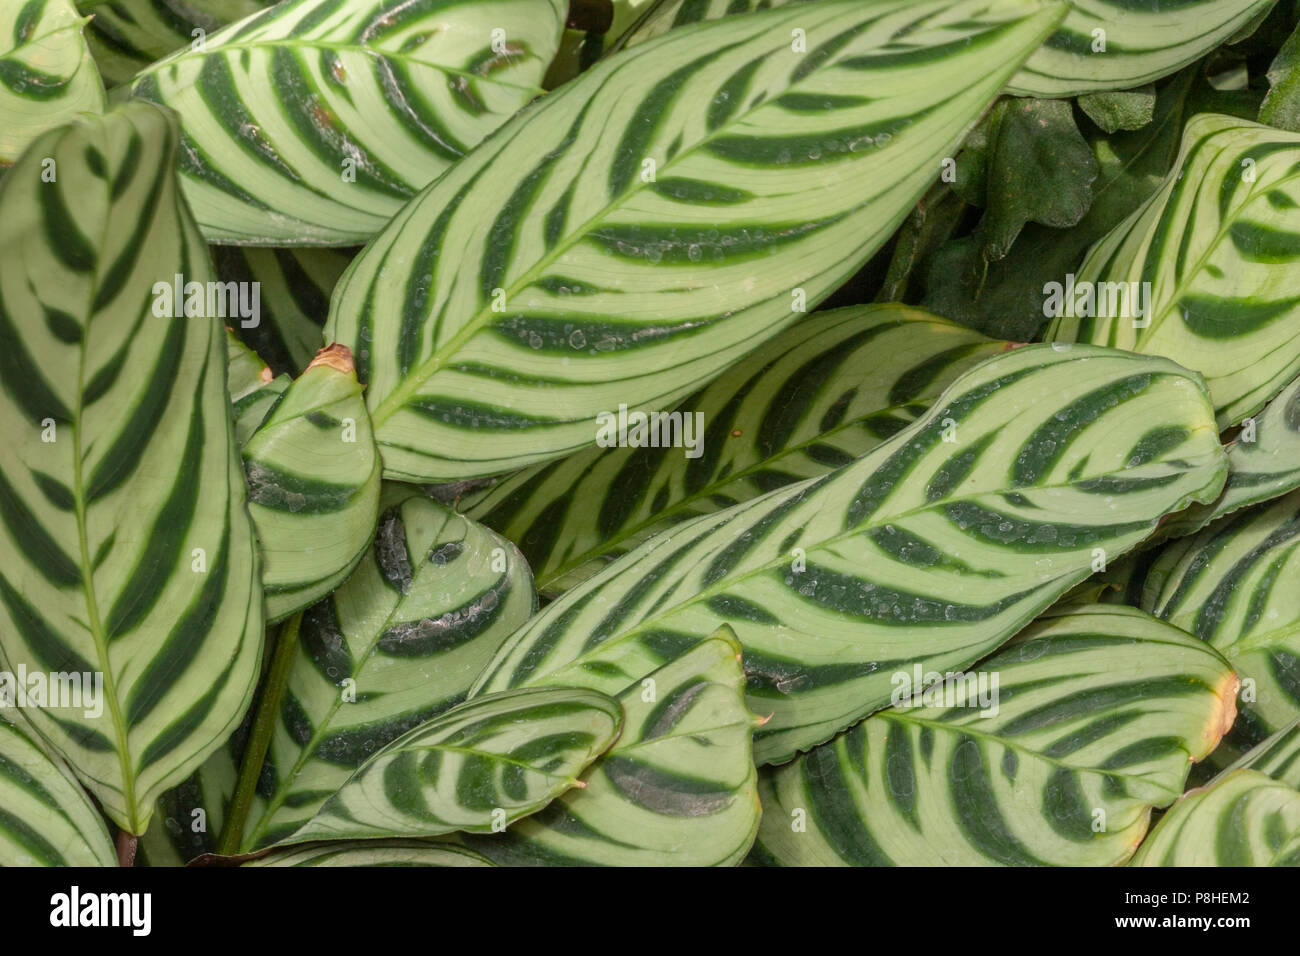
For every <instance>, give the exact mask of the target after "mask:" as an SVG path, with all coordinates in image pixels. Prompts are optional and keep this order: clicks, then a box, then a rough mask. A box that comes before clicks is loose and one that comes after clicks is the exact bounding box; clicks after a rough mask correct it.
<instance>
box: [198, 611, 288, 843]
mask: <svg viewBox="0 0 1300 956" xmlns="http://www.w3.org/2000/svg"><path fill="white" fill-rule="evenodd" d="M301 623H302V614H295V615H294V616H293V617H291V618H289V620H287V621H285V622H284V624H283V625H282V626H281V627H280V633H279V634H278V635H277V636H276V643H275V656H274V657H272V658H271V667H270V669H269V670H268V671H267V674H266V680H265V681H264V682H263V684H262V692H261V694H260V695H259V696H258V701H257V716H256V717H254V718H253V728H252V730H250V731H249V734H248V743H247V744H246V745H245V746H244V756H243V758H242V759H241V760H240V762H239V778H238V780H236V781H235V793H234V796H232V797H231V799H230V812H229V813H227V814H226V819H225V821H224V822H223V823H222V826H221V837H220V838H219V839H218V840H217V853H218V854H220V855H221V856H233V855H234V854H236V853H238V852H239V840H240V837H242V836H243V833H244V824H245V823H246V822H247V820H248V811H249V809H250V808H251V807H252V805H253V794H254V793H255V792H256V789H257V778H258V777H259V776H260V775H261V773H262V764H263V763H265V761H266V752H267V750H268V749H269V748H270V746H271V734H272V733H273V732H274V731H275V719H276V716H277V715H278V714H279V713H280V702H281V701H282V700H283V699H284V689H285V687H286V686H288V683H289V672H290V671H291V670H292V669H293V661H294V657H295V656H296V654H297V651H298V627H299V625H300V624H301Z"/></svg>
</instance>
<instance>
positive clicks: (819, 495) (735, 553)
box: [475, 346, 1226, 763]
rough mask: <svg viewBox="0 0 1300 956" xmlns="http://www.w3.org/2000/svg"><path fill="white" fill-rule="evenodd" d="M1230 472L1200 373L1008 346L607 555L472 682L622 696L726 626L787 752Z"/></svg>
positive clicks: (991, 637)
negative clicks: (805, 474)
mask: <svg viewBox="0 0 1300 956" xmlns="http://www.w3.org/2000/svg"><path fill="white" fill-rule="evenodd" d="M945 436H946V437H945ZM1225 471H1226V465H1225V462H1224V456H1223V452H1222V449H1221V446H1220V445H1219V442H1218V436H1217V434H1216V431H1215V427H1214V419H1213V415H1212V413H1211V411H1210V407H1209V403H1208V401H1207V398H1206V395H1205V391H1204V386H1203V385H1202V383H1201V381H1200V379H1199V377H1196V376H1194V375H1191V374H1190V373H1188V372H1186V371H1185V370H1184V369H1181V368H1179V367H1178V366H1176V365H1174V364H1173V363H1172V362H1169V361H1167V360H1164V359H1152V358H1148V357H1145V356H1138V355H1133V354H1132V353H1128V352H1120V351H1115V350H1109V349H1098V348H1092V347H1086V346H1076V347H1074V348H1071V349H1066V350H1060V351H1058V350H1056V349H1053V348H1052V347H1050V346H1028V347H1026V348H1021V349H1016V350H1014V351H1011V352H1007V353H1004V354H1002V355H998V356H996V357H994V358H992V359H989V360H987V361H985V362H983V363H982V364H980V365H978V366H976V367H975V368H974V369H972V370H971V371H969V372H966V373H965V374H963V375H962V376H961V377H959V378H958V379H957V380H956V381H955V382H954V383H953V384H952V385H951V386H950V387H949V388H948V390H947V391H945V392H944V394H943V395H942V396H941V397H940V398H939V400H938V401H937V402H936V404H935V405H934V407H933V408H932V409H931V410H930V411H928V412H927V413H926V414H925V415H923V416H922V417H921V418H919V419H918V420H917V421H916V422H915V423H913V424H912V425H910V426H908V427H907V428H905V429H904V430H902V431H900V432H898V433H897V434H896V435H894V436H893V437H892V438H889V439H887V440H886V441H885V442H884V443H882V444H881V445H879V446H878V447H877V448H876V449H874V450H873V451H871V452H868V453H867V454H866V455H864V456H863V457H862V458H860V459H859V460H858V461H856V462H854V463H853V464H850V465H847V466H845V467H843V468H841V469H839V470H837V471H835V472H832V473H831V474H829V475H827V476H826V477H824V478H814V479H810V480H808V481H803V482H799V483H797V484H794V485H789V486H787V487H786V488H783V489H779V490H777V491H774V492H772V493H770V494H768V495H764V496H763V497H760V498H756V499H754V500H752V501H750V502H747V503H745V504H741V505H737V506H735V507H733V508H729V509H727V510H725V511H721V512H719V513H718V514H716V515H709V516H705V517H702V518H697V519H695V520H693V521H690V522H686V523H683V524H681V525H678V526H677V527H676V528H675V529H673V530H672V531H671V532H668V533H666V534H664V535H661V536H659V537H658V538H655V539H651V540H650V541H648V542H646V544H644V545H642V546H641V547H640V548H638V549H637V550H635V551H632V552H631V553H629V554H627V555H625V556H624V557H622V558H620V559H618V560H617V561H615V562H614V563H613V564H611V565H610V566H609V567H608V568H606V569H605V570H604V571H602V572H601V573H600V574H598V575H596V576H595V577H592V578H590V579H589V580H588V581H586V582H585V583H583V584H581V585H579V586H578V587H576V588H573V589H572V590H570V591H568V592H567V593H566V594H565V595H564V596H563V597H562V598H560V599H559V600H557V601H555V602H554V603H552V604H550V605H548V606H547V608H546V609H545V610H544V611H543V612H542V613H541V614H539V615H538V616H537V617H535V618H534V619H533V620H532V621H530V622H529V623H528V625H527V626H525V627H524V628H522V629H521V630H520V631H519V633H518V634H516V635H515V636H514V637H513V638H511V640H510V641H509V642H508V643H507V644H506V645H505V647H503V648H502V650H501V652H500V653H499V654H498V655H497V658H496V659H495V660H494V661H493V663H492V665H491V667H490V668H489V669H488V670H487V671H485V672H484V676H483V677H482V678H481V679H480V681H479V683H478V684H476V689H475V692H493V691H499V690H505V689H507V688H510V687H520V686H528V685H537V684H557V685H574V686H577V685H580V686H589V687H593V688H595V689H597V690H602V691H604V692H605V693H611V694H614V693H617V692H619V691H620V690H621V689H622V688H624V687H626V686H629V685H630V684H633V683H635V681H636V680H639V679H640V678H641V677H642V676H644V675H645V674H646V673H648V672H649V671H650V670H652V669H653V668H654V667H657V666H658V665H659V664H660V663H662V661H663V660H664V659H665V658H666V657H670V656H671V655H672V654H675V653H679V652H680V650H681V649H682V648H684V647H688V646H690V645H691V644H692V643H694V642H695V641H697V640H699V639H700V638H702V637H704V636H705V635H707V634H708V633H710V632H711V631H712V630H713V629H714V628H715V627H717V625H718V624H719V623H720V622H725V623H727V624H730V625H731V626H732V627H734V628H735V630H736V633H737V634H738V635H739V637H740V641H741V644H742V645H743V646H744V648H745V673H746V676H747V678H748V692H749V701H750V703H749V706H750V709H751V710H753V711H754V712H755V713H760V714H773V715H774V716H773V717H772V719H771V720H770V721H769V722H768V723H766V724H765V725H764V726H763V727H762V728H760V729H759V730H758V731H757V732H756V734H755V750H756V753H757V754H758V758H759V761H760V763H773V762H775V763H780V762H783V761H785V760H788V759H790V758H791V757H793V756H794V754H795V753H796V752H797V751H800V750H806V749H808V748H809V747H811V746H813V745H814V744H819V743H821V742H822V741H824V740H826V739H828V738H829V737H831V736H832V735H834V734H835V733H837V732H839V731H840V730H842V729H844V728H845V727H847V726H849V725H850V724H852V723H854V722H855V721H857V720H858V719H859V718H861V717H863V716H865V715H866V714H868V713H870V712H871V711H873V710H878V709H879V708H881V707H884V706H886V705H887V704H888V702H889V699H890V695H891V685H890V676H889V675H890V674H891V673H892V671H894V670H896V669H897V668H898V667H899V666H901V665H902V664H904V663H907V664H909V665H910V664H911V663H914V662H920V663H922V664H923V665H924V666H925V668H926V670H937V671H947V670H951V669H953V668H959V667H964V666H966V665H968V664H970V663H971V662H973V661H975V660H977V659H979V658H980V657H983V656H984V655H985V654H988V653H989V652H991V651H992V650H994V649H995V648H996V647H997V646H998V645H1000V644H1001V643H1003V642H1004V641H1005V640H1006V639H1007V638H1009V637H1010V636H1011V635H1013V634H1014V633H1015V632H1016V631H1018V630H1019V629H1020V628H1021V627H1023V626H1024V625H1026V624H1027V623H1029V621H1030V620H1032V619H1033V618H1034V617H1035V616H1037V615H1038V614H1039V613H1041V612H1042V611H1043V610H1045V609H1046V608H1047V607H1048V606H1049V605H1050V604H1051V603H1052V602H1053V601H1055V600H1056V599H1057V598H1058V597H1060V596H1061V595H1062V594H1063V593H1065V592H1066V591H1067V590H1068V589H1069V588H1071V587H1072V586H1074V585H1075V584H1077V583H1079V582H1080V581H1082V580H1083V579H1084V578H1086V577H1088V575H1089V573H1090V572H1091V571H1092V568H1093V566H1094V563H1095V562H1097V560H1098V558H1099V557H1106V556H1108V557H1109V558H1115V557H1118V556H1119V555H1120V554H1122V553H1123V552H1125V551H1127V550H1129V549H1131V548H1133V547H1134V546H1135V545H1137V544H1138V543H1139V542H1141V541H1142V540H1143V539H1144V538H1145V537H1147V536H1148V535H1149V534H1150V533H1151V532H1152V530H1154V528H1155V526H1156V522H1157V521H1158V520H1159V519H1160V516H1161V515H1163V514H1165V513H1168V512H1171V511H1176V510H1178V509H1179V508H1181V507H1183V506H1184V505H1185V504H1186V503H1187V502H1188V501H1191V500H1202V499H1206V498H1209V497H1212V496H1213V495H1215V494H1217V493H1218V491H1219V488H1220V487H1221V486H1222V484H1223V476H1224V472H1225Z"/></svg>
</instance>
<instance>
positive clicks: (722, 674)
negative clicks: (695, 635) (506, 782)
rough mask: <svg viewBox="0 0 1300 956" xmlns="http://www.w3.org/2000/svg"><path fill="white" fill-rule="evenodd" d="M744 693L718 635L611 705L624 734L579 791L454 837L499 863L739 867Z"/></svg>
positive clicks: (744, 836)
mask: <svg viewBox="0 0 1300 956" xmlns="http://www.w3.org/2000/svg"><path fill="white" fill-rule="evenodd" d="M744 683H745V678H744V675H743V674H742V673H741V670H740V647H739V645H737V644H736V642H735V639H734V637H733V636H731V635H730V633H729V632H728V631H727V630H726V629H722V630H720V631H719V632H718V633H716V634H714V635H713V636H712V637H710V638H708V639H706V640H704V641H702V642H701V643H699V644H698V645H696V646H695V647H694V648H692V649H691V650H689V651H687V652H686V653H684V654H682V655H681V656H680V657H677V658H676V659H674V660H672V661H670V662H669V663H667V664H665V665H664V666H663V667H661V668H659V669H658V670H656V671H654V672H653V673H651V674H649V675H648V676H647V679H646V680H645V681H644V682H641V683H638V684H636V685H634V686H632V687H629V688H628V689H627V690H626V691H624V692H623V693H622V694H620V695H619V698H618V701H619V704H620V705H621V706H622V709H623V730H622V733H621V734H620V736H619V739H618V742H617V743H615V744H614V746H613V747H611V748H610V750H609V751H608V752H607V753H606V754H605V755H604V756H602V757H601V758H599V759H598V760H597V761H596V762H595V763H594V764H592V765H591V767H590V768H589V769H588V770H587V772H586V773H584V774H583V776H582V781H583V783H584V784H585V786H584V787H582V788H580V789H574V790H570V791H569V792H567V793H565V794H564V795H563V796H561V797H559V798H558V799H557V800H555V801H553V802H552V803H551V804H550V805H549V806H548V807H547V808H546V809H545V810H542V811H541V812H540V813H536V814H534V815H532V816H530V817H526V818H525V819H523V820H521V821H519V822H518V823H516V824H515V825H514V826H512V827H510V828H509V829H508V830H506V831H505V832H504V833H491V834H464V835H462V836H461V837H460V839H461V840H462V841H463V842H464V843H465V845H467V846H468V847H469V848H470V849H472V850H474V851H476V852H478V853H481V854H483V855H484V856H485V857H487V858H488V859H490V860H492V861H493V862H494V863H498V864H502V865H527V866H537V865H556V864H558V865H581V866H592V865H603V866H726V865H730V864H734V863H737V862H739V861H740V860H741V859H742V858H743V857H744V855H745V853H746V852H747V851H748V850H749V847H750V844H751V843H752V842H753V840H754V833H755V831H756V830H757V829H758V814H759V806H758V794H757V792H756V789H755V787H756V783H757V774H756V772H755V770H754V760H753V750H752V746H751V740H752V738H751V734H752V731H753V728H754V725H755V723H756V719H755V718H754V716H753V715H752V714H750V713H749V711H747V710H746V709H745V700H744Z"/></svg>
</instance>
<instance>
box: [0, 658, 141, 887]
mask: <svg viewBox="0 0 1300 956" xmlns="http://www.w3.org/2000/svg"><path fill="white" fill-rule="evenodd" d="M6 690H8V691H9V692H12V691H13V688H12V687H9V688H7V689H6V688H5V686H4V685H3V684H0V695H4V694H5V693H6ZM5 700H6V704H5V707H12V706H13V701H12V699H10V698H9V697H6V698H5ZM116 865H117V854H116V853H115V852H114V850H113V842H112V840H110V839H109V836H108V830H107V829H105V827H104V819H103V817H101V816H100V815H99V811H98V810H96V809H95V806H94V804H92V803H91V802H90V798H89V797H87V796H86V791H84V790H82V789H81V785H80V784H79V783H77V778H76V777H74V776H73V775H72V772H71V771H70V770H68V769H67V768H66V767H65V766H64V765H63V763H62V761H60V760H59V758H57V757H55V756H53V755H52V754H51V753H50V752H49V750H48V748H47V747H46V746H45V745H44V744H43V743H41V742H40V740H39V738H37V737H36V735H35V734H33V733H32V731H31V730H30V728H28V727H26V726H25V725H24V724H23V721H22V718H21V717H18V716H17V715H14V714H10V713H6V712H5V710H4V709H0V866H116Z"/></svg>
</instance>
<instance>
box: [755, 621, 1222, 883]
mask: <svg viewBox="0 0 1300 956" xmlns="http://www.w3.org/2000/svg"><path fill="white" fill-rule="evenodd" d="M918 678H919V679H918ZM894 680H895V689H896V692H897V694H898V697H897V700H898V701H900V704H899V706H895V707H891V708H890V709H889V710H883V711H880V712H879V713H877V714H875V715H873V716H871V717H868V718H867V719H866V720H864V721H863V722H862V723H860V724H858V725H857V726H856V727H854V728H853V729H852V730H849V731H847V732H846V733H843V734H841V735H840V736H838V737H836V738H835V739H834V740H832V741H830V742H829V743H825V744H822V745H821V746H820V747H817V748H816V749H815V750H813V751H811V752H810V753H806V754H803V755H801V756H799V757H798V758H796V759H795V760H794V762H792V763H788V764H786V765H784V766H782V767H775V768H769V769H767V770H765V771H764V772H763V773H762V774H761V775H760V777H759V795H760V797H761V798H762V801H763V823H762V826H761V827H760V829H759V835H758V845H757V847H756V848H755V857H756V858H758V859H759V860H763V861H767V862H775V863H778V864H780V865H783V866H990V865H1002V866H1109V865H1114V864H1116V863H1122V862H1124V861H1125V860H1127V859H1128V858H1129V856H1130V855H1131V854H1132V853H1133V849H1134V847H1135V846H1136V845H1137V843H1138V841H1139V840H1141V838H1142V835H1143V834H1144V833H1145V832H1146V829H1147V822H1148V818H1149V817H1150V814H1151V809H1152V807H1159V806H1166V805H1168V804H1170V803H1172V802H1173V801H1174V800H1176V799H1177V798H1178V796H1179V794H1181V793H1182V790H1183V783H1184V781H1185V780H1186V778H1187V770H1188V766H1189V762H1190V760H1199V759H1201V758H1202V757H1204V756H1205V755H1206V754H1207V753H1208V752H1209V751H1210V750H1211V749H1212V748H1213V747H1214V745H1215V743H1217V742H1218V739H1219V737H1220V736H1221V735H1222V733H1223V731H1224V730H1225V729H1226V727H1227V725H1229V724H1231V722H1232V715H1233V705H1232V698H1233V694H1234V693H1235V692H1236V688H1237V680H1236V678H1235V677H1234V676H1233V673H1232V671H1231V669H1230V668H1229V667H1228V665H1227V664H1226V663H1225V662H1224V661H1223V659H1222V658H1221V657H1219V655H1218V654H1216V653H1214V652H1213V651H1210V650H1209V649H1207V648H1206V647H1205V645H1204V644H1201V643H1200V642H1198V641H1197V640H1195V639H1194V638H1191V637H1189V636H1187V635H1186V634H1183V633H1182V632H1181V631H1179V630H1177V629H1176V628H1173V627H1170V626H1168V625H1167V624H1162V623H1160V622H1159V621H1157V620H1155V619H1154V618H1152V617H1150V616H1149V615H1147V614H1143V613H1142V612H1141V611H1136V610H1133V609H1132V608H1122V607H1115V606H1112V605H1091V606H1083V607H1079V608H1071V609H1069V610H1067V611H1065V612H1058V613H1055V614H1050V615H1048V616H1046V617H1044V618H1042V619H1040V620H1039V621H1038V622H1036V623H1034V624H1033V625H1031V626H1030V627H1029V628H1028V629H1026V630H1025V631H1024V632H1023V633H1022V634H1020V635H1019V636H1018V637H1017V638H1016V639H1015V641H1013V642H1012V643H1011V644H1010V645H1008V646H1007V647H1005V648H1003V649H1002V650H1001V651H999V652H998V653H997V654H995V655H993V656H992V657H990V658H987V659H986V660H984V661H981V662H980V664H979V666H978V668H977V669H975V670H971V671H967V672H965V673H961V674H957V675H944V674H938V673H935V674H928V675H924V676H923V675H922V674H920V673H917V674H913V673H912V669H911V668H907V667H902V668H900V669H899V670H898V671H897V672H896V674H895V677H894ZM911 693H915V694H916V696H917V698H919V699H917V700H915V702H914V703H911V704H910V705H909V704H908V703H907V702H908V701H909V699H910V694H911ZM930 698H933V700H931V699H930Z"/></svg>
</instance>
